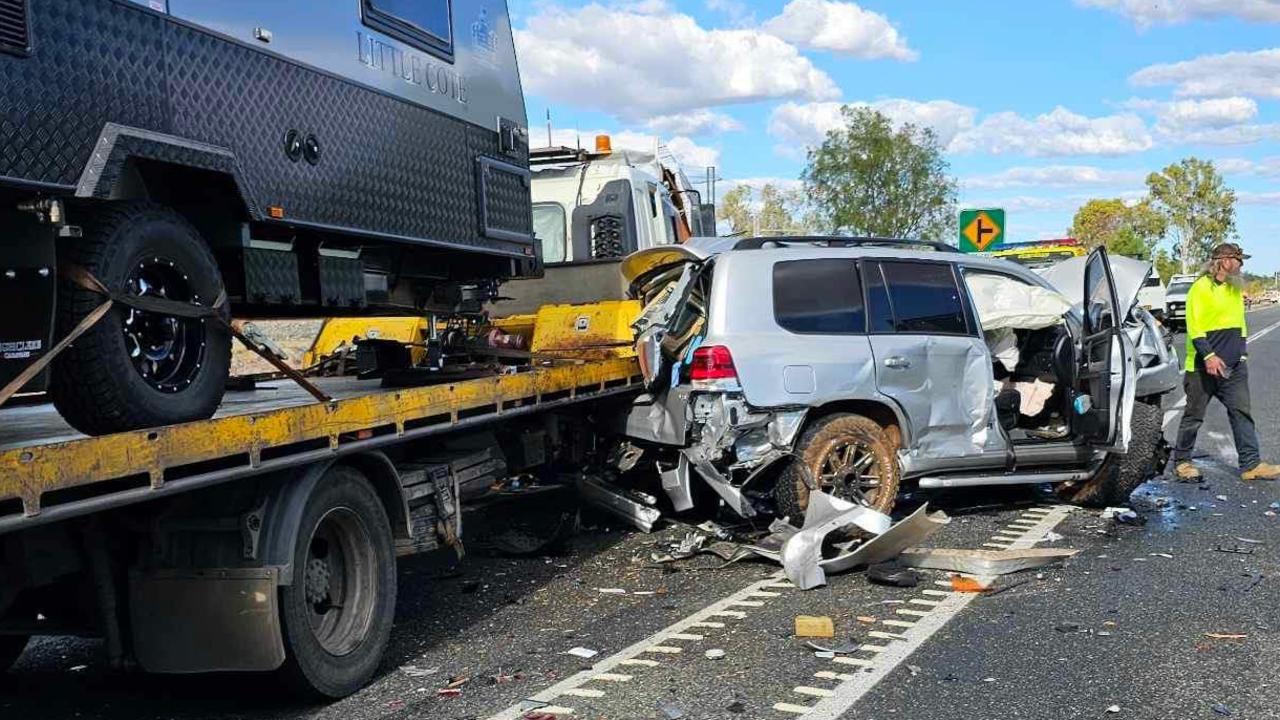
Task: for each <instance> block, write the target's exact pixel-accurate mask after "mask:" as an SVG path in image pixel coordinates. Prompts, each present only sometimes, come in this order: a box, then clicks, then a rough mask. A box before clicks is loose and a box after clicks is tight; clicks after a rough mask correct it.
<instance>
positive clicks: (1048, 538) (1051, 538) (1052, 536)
mask: <svg viewBox="0 0 1280 720" xmlns="http://www.w3.org/2000/svg"><path fill="white" fill-rule="evenodd" d="M1061 539H1063V538H1062V536H1061V535H1059V534H1058V533H1056V532H1052V531H1050V532H1048V533H1046V534H1045V536H1044V541H1045V542H1058V541H1059V540H1061Z"/></svg>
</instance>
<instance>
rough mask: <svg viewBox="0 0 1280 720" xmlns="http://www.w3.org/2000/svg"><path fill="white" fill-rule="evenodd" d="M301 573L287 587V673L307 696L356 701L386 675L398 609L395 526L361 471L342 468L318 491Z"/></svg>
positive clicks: (306, 518)
mask: <svg viewBox="0 0 1280 720" xmlns="http://www.w3.org/2000/svg"><path fill="white" fill-rule="evenodd" d="M293 568H294V580H293V584H292V585H290V586H288V587H284V588H281V589H280V620H281V630H282V632H283V634H284V644H285V656H286V657H285V664H284V667H283V668H282V669H281V672H282V673H283V675H284V677H285V679H286V680H287V681H288V682H289V684H290V685H291V686H292V687H293V688H294V689H295V690H297V691H298V692H299V693H300V694H302V695H305V696H310V697H320V698H341V697H345V696H347V695H350V694H351V693H353V692H355V691H356V690H359V689H360V688H361V687H363V686H364V685H365V683H367V682H368V681H369V678H371V677H373V673H374V671H375V670H377V669H378V663H379V662H380V661H381V659H382V653H383V651H384V650H385V649H386V646H387V640H388V639H389V638H390V636H391V624H392V621H393V620H394V615H395V608H396V562H395V551H394V549H393V547H392V537H391V523H390V521H389V520H388V519H387V513H386V510H385V509H384V508H383V506H382V503H381V502H380V501H379V500H378V495H377V493H376V492H375V491H374V489H373V487H372V486H371V485H370V484H369V482H368V481H367V480H366V479H365V477H364V475H362V474H361V473H360V472H358V471H357V470H355V469H353V468H349V467H343V466H337V467H334V468H332V469H331V470H329V472H328V473H326V474H325V477H324V478H323V479H321V481H320V483H319V484H318V485H317V486H316V488H315V490H314V491H313V492H312V493H311V497H310V498H308V499H307V505H306V508H305V509H304V510H303V514H302V523H301V525H299V528H298V537H297V539H296V541H295V544H294V555H293Z"/></svg>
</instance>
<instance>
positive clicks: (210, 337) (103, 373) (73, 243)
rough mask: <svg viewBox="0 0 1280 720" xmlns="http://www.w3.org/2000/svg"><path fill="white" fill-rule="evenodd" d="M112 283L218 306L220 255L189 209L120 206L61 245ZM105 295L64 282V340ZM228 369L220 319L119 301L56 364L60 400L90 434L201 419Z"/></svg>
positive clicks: (66, 257)
mask: <svg viewBox="0 0 1280 720" xmlns="http://www.w3.org/2000/svg"><path fill="white" fill-rule="evenodd" d="M58 263H59V265H60V266H62V267H66V266H68V265H78V266H80V267H83V268H84V269H86V270H88V271H89V272H90V273H91V274H93V276H94V277H96V278H98V280H99V281H101V282H102V284H103V285H105V286H106V287H107V288H109V289H111V290H114V291H116V292H124V293H126V294H132V295H147V296H153V297H162V298H167V299H169V300H178V301H183V302H191V303H196V304H200V305H205V306H208V305H212V304H213V303H214V302H215V301H216V299H217V297H218V296H219V294H221V292H222V276H221V275H220V274H219V273H218V265H217V262H216V261H215V260H214V258H213V254H212V253H210V252H209V248H208V247H207V246H206V245H205V243H204V241H203V240H201V239H200V236H199V234H198V233H197V232H196V230H195V229H194V228H192V227H191V225H190V224H189V223H187V221H186V220H184V219H183V218H182V216H180V215H178V214H177V213H175V212H173V211H171V210H169V209H167V208H165V207H163V206H160V205H155V204H152V203H143V202H129V203H114V204H112V205H110V206H107V207H105V208H103V209H101V210H99V211H98V212H97V213H96V214H95V215H94V216H93V218H92V221H91V222H89V223H88V224H87V225H86V227H85V236H84V237H83V238H77V239H66V240H63V241H62V244H61V245H60V246H59V248H58ZM103 299H104V298H103V297H102V296H101V295H98V294H96V293H94V292H91V291H88V290H85V289H83V288H81V287H80V286H78V285H76V284H75V283H73V282H71V281H70V280H67V279H65V278H64V279H62V280H60V281H59V284H58V323H57V326H58V337H64V336H66V335H67V334H68V333H70V332H71V330H72V328H74V327H75V326H76V325H77V324H78V323H79V322H80V321H81V320H82V319H83V318H84V317H85V316H86V315H88V314H89V313H90V312H92V311H93V310H94V309H95V308H97V307H98V305H100V304H101V303H102V301H103ZM230 367H231V336H230V334H229V333H228V332H227V330H226V328H224V327H222V326H221V325H220V324H219V323H217V322H215V321H213V320H200V319H186V318H173V317H167V316H161V315H157V314H154V313H144V312H139V311H135V310H131V309H130V308H127V307H122V306H120V305H117V306H115V307H113V308H112V309H111V311H110V312H109V313H107V315H106V317H103V318H102V319H101V320H99V321H98V323H97V324H96V325H94V326H93V327H92V328H90V329H89V330H88V331H87V332H86V333H85V334H84V335H81V336H80V338H79V339H77V340H76V341H75V343H74V344H72V346H71V347H69V348H67V349H66V350H65V351H64V352H63V353H62V354H61V355H60V356H58V358H57V359H56V360H55V361H54V365H53V375H52V376H51V382H50V388H49V390H50V394H51V395H52V397H53V403H54V405H55V406H56V407H57V409H58V412H59V413H61V414H62V417H63V418H64V419H65V420H66V421H67V422H68V423H69V424H70V425H71V426H72V427H74V428H76V429H77V430H79V431H81V432H83V433H86V434H88V435H104V434H107V433H112V432H120V431H124V430H136V429H140V428H147V427H155V426H157V425H168V424H170V423H177V422H186V421H188V420H201V419H204V418H207V417H209V416H211V415H213V412H214V410H216V409H217V408H218V403H219V402H220V401H221V399H222V392H223V389H224V387H225V385H226V380H227V374H228V371H229V369H230Z"/></svg>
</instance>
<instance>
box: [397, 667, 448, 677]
mask: <svg viewBox="0 0 1280 720" xmlns="http://www.w3.org/2000/svg"><path fill="white" fill-rule="evenodd" d="M400 672H402V673H404V674H405V675H408V676H409V677H414V678H418V677H427V676H430V675H435V674H436V673H438V672H440V668H439V667H433V668H423V667H418V666H417V665H401V666H400Z"/></svg>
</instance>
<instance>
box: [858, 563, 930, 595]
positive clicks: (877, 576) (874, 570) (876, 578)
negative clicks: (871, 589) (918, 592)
mask: <svg viewBox="0 0 1280 720" xmlns="http://www.w3.org/2000/svg"><path fill="white" fill-rule="evenodd" d="M867 579H868V580H870V581H871V582H873V583H875V584H877V585H888V586H890V587H900V588H913V587H915V586H917V585H919V584H920V573H918V572H916V571H915V570H912V569H911V568H909V567H904V566H903V565H900V564H898V563H897V562H896V561H890V562H883V563H877V564H875V565H872V566H871V567H869V568H867Z"/></svg>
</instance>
